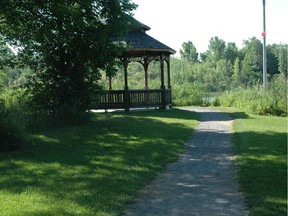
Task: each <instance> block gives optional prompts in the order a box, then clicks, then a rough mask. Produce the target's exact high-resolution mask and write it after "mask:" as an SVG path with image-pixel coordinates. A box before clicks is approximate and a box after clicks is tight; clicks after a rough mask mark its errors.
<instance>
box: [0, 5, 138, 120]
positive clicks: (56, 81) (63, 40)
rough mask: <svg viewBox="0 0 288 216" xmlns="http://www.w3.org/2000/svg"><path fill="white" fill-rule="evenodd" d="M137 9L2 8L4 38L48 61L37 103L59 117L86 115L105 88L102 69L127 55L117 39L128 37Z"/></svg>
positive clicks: (35, 88) (38, 81)
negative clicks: (112, 40) (131, 21)
mask: <svg viewBox="0 0 288 216" xmlns="http://www.w3.org/2000/svg"><path fill="white" fill-rule="evenodd" d="M135 7H136V5H135V4H133V3H131V2H130V0H62V1H59V0H50V1H33V0H26V1H18V0H9V1H7V2H6V3H5V4H2V5H1V7H0V20H1V23H0V34H1V35H3V36H5V39H6V41H7V42H9V43H10V44H14V45H18V46H20V47H21V49H22V50H24V51H25V52H26V53H30V54H31V55H32V56H33V57H39V61H41V62H43V67H42V69H41V70H39V71H38V72H37V76H36V77H35V79H34V81H33V83H32V85H31V88H30V89H31V92H32V94H33V95H34V96H33V101H34V102H35V105H38V106H40V107H41V108H44V109H46V110H48V111H49V113H50V114H51V115H52V116H54V117H56V118H57V117H59V116H63V118H67V117H69V116H70V114H72V115H73V114H74V116H79V114H81V113H85V112H86V110H87V109H89V107H90V105H91V102H92V101H93V97H94V93H95V90H96V89H97V88H99V85H98V80H99V78H100V72H99V69H106V68H111V65H113V64H114V61H115V60H114V59H115V56H116V55H118V54H120V52H122V51H123V49H120V48H119V45H115V44H113V43H112V42H111V38H112V37H116V36H123V35H125V34H126V33H127V31H128V29H129V20H130V19H131V11H132V10H133V9H135ZM122 48H123V47H122ZM71 110H73V111H72V112H71Z"/></svg>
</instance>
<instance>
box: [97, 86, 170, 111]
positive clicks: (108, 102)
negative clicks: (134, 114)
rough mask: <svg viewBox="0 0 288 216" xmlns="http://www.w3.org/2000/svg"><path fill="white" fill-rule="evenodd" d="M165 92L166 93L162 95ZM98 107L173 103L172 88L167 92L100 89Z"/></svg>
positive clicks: (119, 107)
mask: <svg viewBox="0 0 288 216" xmlns="http://www.w3.org/2000/svg"><path fill="white" fill-rule="evenodd" d="M162 94H164V95H162ZM97 98H98V103H97V105H96V109H126V108H128V109H129V108H141V107H163V106H164V101H163V98H164V99H165V106H168V105H171V103H172V101H171V90H170V89H166V90H165V92H163V90H159V89H148V90H128V91H127V96H126V95H125V90H110V91H99V92H98V93H97Z"/></svg>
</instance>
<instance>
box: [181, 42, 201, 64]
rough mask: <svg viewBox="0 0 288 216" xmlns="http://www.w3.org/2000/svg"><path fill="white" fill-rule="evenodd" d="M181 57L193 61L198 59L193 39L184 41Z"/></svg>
mask: <svg viewBox="0 0 288 216" xmlns="http://www.w3.org/2000/svg"><path fill="white" fill-rule="evenodd" d="M180 55H181V58H183V59H186V60H187V61H189V62H191V63H195V62H197V61H198V53H197V50H196V47H195V46H194V44H193V43H192V42H191V41H188V42H184V43H182V49H180Z"/></svg>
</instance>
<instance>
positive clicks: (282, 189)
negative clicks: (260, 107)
mask: <svg viewBox="0 0 288 216" xmlns="http://www.w3.org/2000/svg"><path fill="white" fill-rule="evenodd" d="M233 142H234V143H235V148H234V149H235V155H236V156H237V158H238V159H237V167H238V173H239V183H240V186H241V190H242V191H244V193H245V197H246V200H247V201H248V204H249V209H250V213H251V215H275V216H276V215H277V216H278V215H287V134H286V133H273V132H270V133H268V132H267V133H255V132H241V133H235V134H234V136H233Z"/></svg>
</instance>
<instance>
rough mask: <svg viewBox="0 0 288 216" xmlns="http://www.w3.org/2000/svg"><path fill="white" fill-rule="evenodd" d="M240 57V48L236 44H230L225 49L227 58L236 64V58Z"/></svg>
mask: <svg viewBox="0 0 288 216" xmlns="http://www.w3.org/2000/svg"><path fill="white" fill-rule="evenodd" d="M237 57H238V48H237V46H236V43H232V42H229V43H227V47H226V49H225V58H226V59H227V60H229V61H230V62H231V63H232V64H234V62H235V60H236V58H237Z"/></svg>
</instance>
